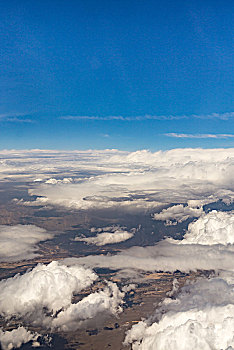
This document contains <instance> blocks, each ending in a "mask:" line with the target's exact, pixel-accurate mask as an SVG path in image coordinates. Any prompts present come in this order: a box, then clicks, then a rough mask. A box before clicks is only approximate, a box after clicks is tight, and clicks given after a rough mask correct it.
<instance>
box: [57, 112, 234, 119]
mask: <svg viewBox="0 0 234 350" xmlns="http://www.w3.org/2000/svg"><path fill="white" fill-rule="evenodd" d="M196 118H197V119H221V120H228V119H231V118H234V112H227V113H211V114H200V115H199V114H192V115H150V114H146V115H138V116H122V115H109V116H101V115H100V116H97V115H65V116H61V117H59V119H63V120H74V121H75V120H77V121H78V120H97V121H103V120H104V121H108V120H109V121H110V120H119V121H147V120H180V119H196Z"/></svg>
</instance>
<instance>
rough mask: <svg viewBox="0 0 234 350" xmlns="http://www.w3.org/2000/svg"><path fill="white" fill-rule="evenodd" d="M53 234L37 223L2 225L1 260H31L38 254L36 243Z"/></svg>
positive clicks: (51, 236) (0, 238)
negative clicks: (36, 224)
mask: <svg viewBox="0 0 234 350" xmlns="http://www.w3.org/2000/svg"><path fill="white" fill-rule="evenodd" d="M52 238H53V234H51V233H49V232H47V231H46V230H45V229H43V228H41V227H37V226H35V225H15V226H9V225H0V261H8V262H11V261H19V260H29V259H32V258H34V257H36V256H38V254H37V253H36V251H37V249H38V248H37V246H36V244H37V243H38V242H40V241H45V240H47V239H52Z"/></svg>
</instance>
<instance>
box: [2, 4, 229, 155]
mask: <svg viewBox="0 0 234 350" xmlns="http://www.w3.org/2000/svg"><path fill="white" fill-rule="evenodd" d="M0 23H1V24H0V35H1V39H0V50H1V54H0V60H1V66H0V67H1V80H0V149H3V148H59V149H63V148H64V149H87V148H120V149H129V150H133V149H139V148H148V149H151V150H157V149H166V148H172V147H189V146H191V147H197V146H202V147H230V146H234V138H232V137H230V134H234V113H232V112H234V102H233V101H234V99H233V81H234V79H233V76H234V74H233V73H234V72H233V47H234V46H233V23H234V1H233V0H231V1H228V0H226V1H223V0H222V1H221V0H220V1H219V0H205V1H204V0H196V1H193V0H189V1H188V0H183V1H182V0H181V1H180V0H176V1H175V0H171V1H169V0H164V1H157V0H155V1H151V0H150V1H147V0H144V1H143V0H142V1H141V0H135V1H134V0H131V1H129V0H124V1H122V0H116V1H113V0H107V1H104V0H96V1H94V0H93V1H91V0H82V1H79V0H76V1H70V0H67V1H65V0H63V1H58V0H56V1H55V0H54V1H53V0H51V1H48V0H47V1H44V0H41V1H34V0H30V1H26V0H20V1H19V0H17V1H13V0H8V1H5V0H1V1H0ZM213 113H216V115H215V116H214V115H213ZM224 113H228V114H226V115H224ZM146 115H147V116H148V117H145V116H146ZM195 115H196V116H202V117H199V118H198V117H195ZM64 116H65V117H67V116H71V117H72V118H71V117H70V119H69V118H65V119H62V118H61V117H64ZM76 116H81V117H83V116H87V117H95V119H87V118H86V119H85V118H83V119H80V118H75V117H76ZM112 116H121V117H122V118H123V119H126V118H127V120H122V119H113V118H111V117H112ZM149 116H150V117H149ZM151 116H153V117H151ZM155 116H156V117H157V119H154V118H155ZM162 116H163V117H162ZM181 116H185V117H184V118H180V117H181ZM109 117H110V118H109ZM174 117H179V118H175V119H174ZM108 118H109V120H108ZM129 119H130V120H129ZM138 119H139V120H138ZM171 133H174V134H176V135H174V134H173V135H169V136H168V135H165V134H171ZM178 134H180V135H178ZM181 134H186V135H181ZM207 134H209V135H207ZM216 134H219V135H218V136H216V138H215V135H216ZM220 134H225V135H226V134H228V135H229V136H225V135H220ZM175 136H182V137H175ZM185 136H187V137H185ZM188 136H189V137H188ZM190 136H193V138H191V137H190Z"/></svg>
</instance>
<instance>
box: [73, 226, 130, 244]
mask: <svg viewBox="0 0 234 350" xmlns="http://www.w3.org/2000/svg"><path fill="white" fill-rule="evenodd" d="M96 231H97V232H100V233H98V234H97V235H96V236H94V237H76V238H75V241H81V242H86V243H87V244H95V245H97V246H103V245H106V244H114V243H119V242H123V241H126V240H128V239H130V238H132V237H133V236H134V233H135V231H136V229H132V230H131V231H130V232H129V231H126V229H125V228H124V227H119V226H110V227H103V228H102V229H101V230H100V229H98V230H96ZM102 231H103V232H102ZM91 232H94V228H92V229H91Z"/></svg>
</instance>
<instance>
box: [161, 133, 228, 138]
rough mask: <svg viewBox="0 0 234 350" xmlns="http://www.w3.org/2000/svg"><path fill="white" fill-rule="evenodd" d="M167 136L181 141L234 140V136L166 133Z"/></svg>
mask: <svg viewBox="0 0 234 350" xmlns="http://www.w3.org/2000/svg"><path fill="white" fill-rule="evenodd" d="M164 135H165V136H169V137H175V138H180V139H228V138H234V134H180V133H175V132H171V133H166V134H164Z"/></svg>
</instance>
